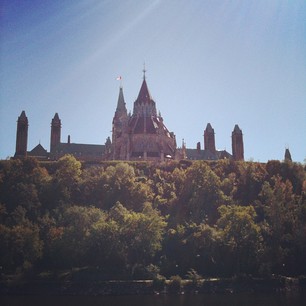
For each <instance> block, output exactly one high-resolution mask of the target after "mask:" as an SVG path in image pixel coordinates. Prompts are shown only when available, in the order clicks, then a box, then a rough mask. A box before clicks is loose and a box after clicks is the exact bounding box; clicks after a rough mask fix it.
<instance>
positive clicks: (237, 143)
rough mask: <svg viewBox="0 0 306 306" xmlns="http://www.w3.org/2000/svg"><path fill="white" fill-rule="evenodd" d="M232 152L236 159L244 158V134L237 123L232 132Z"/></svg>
mask: <svg viewBox="0 0 306 306" xmlns="http://www.w3.org/2000/svg"><path fill="white" fill-rule="evenodd" d="M232 154H233V158H234V160H244V152H243V135H242V131H241V129H240V128H239V126H238V124H236V125H235V127H234V130H233V132H232Z"/></svg>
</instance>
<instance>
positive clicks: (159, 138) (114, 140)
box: [15, 71, 244, 161]
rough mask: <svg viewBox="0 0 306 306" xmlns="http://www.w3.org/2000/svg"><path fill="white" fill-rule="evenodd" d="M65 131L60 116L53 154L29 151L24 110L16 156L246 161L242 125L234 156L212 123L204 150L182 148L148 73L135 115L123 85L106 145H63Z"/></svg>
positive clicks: (52, 142) (52, 141)
mask: <svg viewBox="0 0 306 306" xmlns="http://www.w3.org/2000/svg"><path fill="white" fill-rule="evenodd" d="M144 72H145V71H144ZM61 128H62V123H61V119H60V118H59V115H58V114H57V113H56V114H55V115H54V117H53V119H52V121H51V137H50V151H49V152H48V151H47V150H46V149H45V148H43V147H42V145H41V144H38V145H37V146H36V147H35V148H34V149H32V150H31V151H27V141H28V118H27V117H26V114H25V111H22V113H21V115H20V116H19V117H18V121H17V136H16V152H15V157H16V158H22V157H26V156H27V155H28V156H34V157H37V158H38V159H41V160H42V159H49V160H57V159H59V158H60V157H62V156H63V155H65V154H72V155H74V156H75V157H76V158H77V159H79V160H87V161H99V160H134V161H135V160H148V161H165V160H167V159H176V160H180V159H190V160H218V159H224V158H228V159H234V160H243V159H244V148H243V134H242V131H241V129H240V128H239V126H238V125H235V127H234V130H233V132H232V154H230V153H229V152H227V151H226V150H221V151H219V150H216V145H215V132H214V129H213V128H212V126H211V124H210V123H208V124H207V126H206V129H205V130H204V149H201V143H200V142H198V144H197V145H196V148H195V149H192V148H186V145H185V143H184V141H183V143H182V146H181V147H180V148H178V147H177V144H176V138H175V134H174V133H173V132H170V131H169V130H168V128H167V127H166V125H165V123H164V119H163V118H162V116H161V115H160V114H158V113H157V110H156V103H155V101H154V100H153V99H152V97H151V94H150V92H149V89H148V85H147V81H146V78H145V74H144V77H143V81H142V85H141V88H140V91H139V94H138V97H137V99H136V100H135V102H134V105H133V113H132V114H129V113H128V111H127V108H126V103H125V100H124V95H123V88H122V86H120V88H119V97H118V101H117V107H116V111H115V114H114V117H113V121H112V136H111V139H110V138H109V137H108V138H107V140H106V142H105V144H104V145H102V144H101V145H94V144H77V143H71V142H70V136H68V140H67V142H61Z"/></svg>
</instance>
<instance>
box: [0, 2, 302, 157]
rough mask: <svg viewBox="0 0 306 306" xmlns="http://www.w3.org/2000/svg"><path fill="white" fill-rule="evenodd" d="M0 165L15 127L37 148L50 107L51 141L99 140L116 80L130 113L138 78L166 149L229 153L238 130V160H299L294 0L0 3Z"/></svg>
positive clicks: (298, 20)
mask: <svg viewBox="0 0 306 306" xmlns="http://www.w3.org/2000/svg"><path fill="white" fill-rule="evenodd" d="M0 2H1V18H0V19H1V24H0V31H1V32H0V39H1V49H0V52H1V53H0V60H1V62H0V64H1V70H0V99H1V100H0V101H1V103H0V159H4V158H6V157H7V156H12V155H13V154H14V152H15V141H16V140H15V139H16V120H17V118H18V116H19V115H20V113H21V111H22V110H25V111H26V114H27V116H28V119H29V140H28V150H30V149H32V148H33V147H34V146H36V145H37V144H38V143H39V142H40V143H41V144H42V145H43V146H44V147H45V148H46V149H47V150H48V151H49V146H50V123H51V119H52V118H53V116H54V114H55V113H56V112H58V114H59V116H60V118H61V120H62V141H63V142H65V141H66V140H67V136H68V135H71V141H72V142H76V143H93V144H104V142H105V140H106V138H107V137H108V136H111V132H110V131H111V128H112V119H113V115H114V111H115V108H116V103H117V98H118V94H119V83H118V81H116V77H117V76H118V75H121V76H122V77H123V90H124V96H125V100H126V104H127V108H128V110H132V109H133V102H134V100H135V99H136V97H137V95H138V92H139V89H140V86H141V82H142V69H143V63H144V62H145V63H146V69H147V73H146V75H147V83H148V87H149V89H150V92H151V95H152V96H153V98H154V100H155V102H156V105H157V108H158V109H159V110H160V111H161V114H162V116H163V118H164V122H165V124H166V126H167V127H168V129H169V130H170V131H173V132H174V133H175V134H176V139H177V143H178V145H181V142H182V139H183V138H184V139H185V141H186V143H187V147H189V148H196V143H197V142H198V141H200V142H201V145H202V147H203V146H204V144H203V131H204V128H205V127H206V124H207V123H208V122H210V123H211V125H212V127H213V128H214V129H215V133H216V135H215V137H216V147H217V148H219V149H226V150H228V151H229V152H231V132H232V130H233V128H234V125H235V124H236V123H237V124H239V126H240V128H241V129H242V131H243V134H244V147H245V159H246V160H249V159H253V160H254V161H262V162H266V161H267V160H271V159H279V160H283V158H284V152H285V148H286V147H289V149H290V151H291V155H292V158H293V160H294V161H298V162H303V161H304V159H305V158H306V1H305V0H240V1H239V0H198V1H196V0H193V1H192V0H191V1H186V0H167V1H158V0H157V1H154V0H138V1H137V0H125V1H123V0H122V1H119V0H118V1H117V0H104V1H103V0H49V1H48V0H44V1H41V0H23V1H22V0H19V1H17V0H0Z"/></svg>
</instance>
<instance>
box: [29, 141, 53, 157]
mask: <svg viewBox="0 0 306 306" xmlns="http://www.w3.org/2000/svg"><path fill="white" fill-rule="evenodd" d="M28 155H29V156H38V157H42V156H44V157H47V156H48V152H47V150H46V149H45V148H44V147H43V146H42V145H41V144H40V143H39V144H38V145H37V146H36V147H35V148H34V149H32V150H31V151H30V152H28Z"/></svg>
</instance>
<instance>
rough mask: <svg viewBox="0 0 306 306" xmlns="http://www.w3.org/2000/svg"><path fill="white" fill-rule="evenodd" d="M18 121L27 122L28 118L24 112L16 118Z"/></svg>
mask: <svg viewBox="0 0 306 306" xmlns="http://www.w3.org/2000/svg"><path fill="white" fill-rule="evenodd" d="M18 121H19V122H25V123H27V122H28V117H27V116H26V113H25V111H24V110H23V111H22V112H21V114H20V116H19V117H18Z"/></svg>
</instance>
